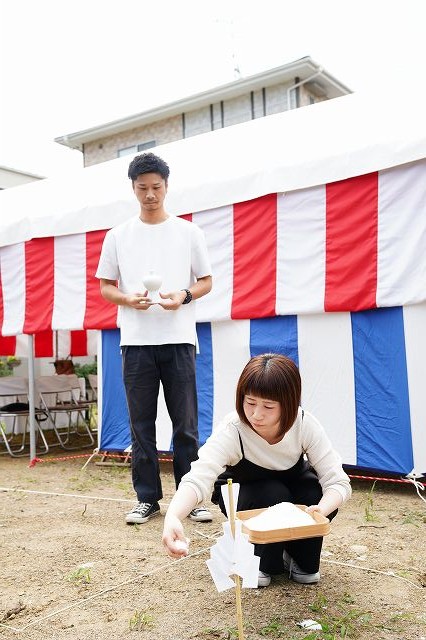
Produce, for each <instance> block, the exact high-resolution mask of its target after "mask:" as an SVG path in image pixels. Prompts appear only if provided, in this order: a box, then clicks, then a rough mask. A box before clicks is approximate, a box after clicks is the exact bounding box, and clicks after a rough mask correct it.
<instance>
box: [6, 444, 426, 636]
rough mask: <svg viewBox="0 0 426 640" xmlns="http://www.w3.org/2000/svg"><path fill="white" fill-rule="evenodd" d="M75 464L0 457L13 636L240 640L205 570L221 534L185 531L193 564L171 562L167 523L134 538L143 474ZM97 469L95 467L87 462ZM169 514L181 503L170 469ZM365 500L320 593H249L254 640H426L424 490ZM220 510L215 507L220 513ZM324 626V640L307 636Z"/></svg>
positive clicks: (359, 494)
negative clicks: (309, 625) (134, 479)
mask: <svg viewBox="0 0 426 640" xmlns="http://www.w3.org/2000/svg"><path fill="white" fill-rule="evenodd" d="M65 455H66V453H65V452H64V451H58V450H56V451H55V452H54V454H52V455H50V454H49V456H48V457H46V456H45V457H43V462H42V463H38V464H36V466H35V467H34V468H29V465H28V462H29V461H28V458H19V459H12V458H11V457H10V456H8V455H1V456H0V487H1V490H0V503H1V505H0V511H1V522H0V548H1V565H0V623H1V624H0V637H1V638H5V639H6V638H13V637H17V636H19V637H22V638H31V640H69V639H73V640H86V639H89V638H90V639H91V640H98V639H99V640H100V639H102V640H104V639H105V638H114V639H117V638H129V639H130V640H131V639H132V638H150V639H154V640H193V639H197V640H218V639H219V640H221V639H223V640H225V639H237V638H239V636H238V630H237V614H236V599H235V590H234V589H232V590H229V591H225V592H222V593H218V592H217V591H216V588H215V586H214V583H213V581H212V579H211V577H210V574H209V572H208V569H207V566H206V564H205V561H206V560H207V559H208V558H209V549H210V547H211V546H212V545H213V544H214V540H215V538H216V537H217V536H218V535H220V534H221V531H222V529H221V523H222V522H223V520H224V519H223V516H222V514H221V513H220V512H219V510H218V508H217V507H215V506H214V505H212V506H211V508H212V511H213V513H214V521H213V522H212V523H202V524H200V523H198V524H197V523H193V522H190V521H188V522H187V524H186V534H187V536H188V537H189V538H190V539H191V545H190V555H189V557H188V558H186V559H184V560H179V561H173V560H171V559H169V558H168V557H167V556H166V555H165V553H164V550H163V547H162V545H161V531H162V524H163V518H162V517H157V518H154V519H153V520H151V521H149V522H148V523H146V524H144V525H139V526H129V525H126V524H125V522H124V515H125V513H126V512H127V511H128V510H129V508H130V507H131V506H132V504H133V502H134V496H133V491H132V487H131V479H130V470H129V468H128V467H122V466H99V465H97V464H95V460H92V461H91V462H90V463H89V464H88V465H87V466H86V468H85V469H83V466H84V464H85V462H86V461H87V457H88V456H89V455H90V452H88V451H87V450H86V451H83V452H78V453H77V454H74V452H73V455H76V456H79V455H81V457H74V458H70V459H65V460H64V459H63V460H54V459H53V458H55V457H61V456H65ZM84 456H87V457H84ZM161 465H162V467H161V468H162V478H163V488H164V499H163V500H162V501H161V510H162V513H164V512H165V510H166V507H167V504H168V502H169V500H170V498H171V496H172V494H173V477H172V473H171V464H170V462H162V463H161ZM353 489H354V495H353V498H352V500H351V501H350V502H349V503H347V504H346V505H345V506H344V507H343V508H342V509H341V511H340V513H339V515H338V516H337V518H336V519H335V520H334V521H333V523H332V527H331V533H330V534H329V535H328V536H326V538H325V540H324V549H323V559H322V564H321V574H322V577H321V581H320V583H319V584H318V585H311V586H307V585H298V584H295V583H293V582H291V581H289V579H288V577H287V576H285V575H284V576H280V577H277V578H275V579H273V583H272V584H271V586H270V587H268V588H266V589H243V590H242V617H243V624H244V638H245V640H257V639H261V638H265V637H267V638H281V639H282V638H284V639H289V640H290V639H292V640H293V639H294V640H296V639H297V640H301V639H309V640H319V639H322V640H332V639H334V638H358V639H362V640H363V639H366V640H382V639H383V640H385V639H386V640H421V639H425V638H426V575H425V574H426V553H425V531H426V509H425V503H424V502H423V501H422V500H421V499H420V498H419V496H418V495H417V493H416V491H415V488H414V487H413V485H405V484H396V483H386V482H384V481H379V482H377V483H376V484H375V485H374V484H373V481H369V480H354V481H353ZM209 506H210V505H209ZM306 619H311V620H315V621H317V622H320V623H321V624H322V628H323V631H322V632H319V631H315V632H313V631H306V630H303V629H302V628H300V627H299V626H297V623H299V622H301V621H303V620H306Z"/></svg>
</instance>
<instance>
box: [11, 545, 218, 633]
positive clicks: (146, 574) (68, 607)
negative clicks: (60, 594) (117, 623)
mask: <svg viewBox="0 0 426 640" xmlns="http://www.w3.org/2000/svg"><path fill="white" fill-rule="evenodd" d="M206 551H210V547H207V548H206V549H201V550H200V551H195V552H194V553H190V554H189V555H187V556H186V557H183V558H179V559H178V560H174V561H173V562H171V563H169V564H163V565H161V566H160V567H157V568H156V569H153V570H152V571H149V572H147V573H139V574H138V575H137V576H135V577H134V578H130V579H129V580H124V581H123V582H120V583H119V584H117V585H115V586H112V587H108V588H107V589H103V590H102V591H98V592H97V593H94V594H93V595H91V596H89V597H87V598H82V599H81V600H77V602H74V603H73V604H69V605H67V606H66V607H63V608H62V609H58V610H57V611H53V612H52V613H49V614H48V615H47V616H43V617H42V618H37V619H36V620H33V621H32V622H29V623H28V624H26V625H25V626H23V627H21V628H19V627H12V626H10V625H7V624H3V623H1V622H0V627H3V628H4V629H8V630H9V631H16V632H18V633H21V632H22V631H25V630H26V629H28V628H29V627H34V626H35V625H37V624H40V623H41V622H44V621H45V620H48V619H49V618H53V617H54V616H57V615H59V614H60V613H64V611H69V610H70V609H74V608H75V607H79V606H80V605H83V604H85V603H86V602H89V601H90V600H95V599H96V598H99V597H100V596H103V595H104V594H106V593H110V592H111V591H116V590H117V589H120V587H124V586H125V585H127V584H132V582H136V581H137V580H140V579H141V578H146V577H148V576H152V575H154V574H155V573H159V572H160V571H163V570H165V569H170V568H172V567H174V566H176V565H177V564H179V563H181V562H183V561H184V560H189V559H190V558H194V557H195V556H198V555H201V554H202V553H205V552H206Z"/></svg>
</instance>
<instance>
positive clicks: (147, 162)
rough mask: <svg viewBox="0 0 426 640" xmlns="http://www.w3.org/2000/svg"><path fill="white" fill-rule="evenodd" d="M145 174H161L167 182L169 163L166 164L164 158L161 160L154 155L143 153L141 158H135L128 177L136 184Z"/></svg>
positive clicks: (130, 165)
mask: <svg viewBox="0 0 426 640" xmlns="http://www.w3.org/2000/svg"><path fill="white" fill-rule="evenodd" d="M143 173H159V174H160V176H161V177H162V178H163V180H165V181H166V182H167V180H168V177H169V174H170V169H169V165H168V164H167V162H164V160H163V159H162V158H159V157H158V156H156V155H155V154H154V153H141V155H140V156H135V157H134V158H133V160H132V161H131V163H130V164H129V171H128V173H127V175H128V176H129V178H130V179H131V181H132V182H134V181H135V180H136V178H137V177H138V176H140V175H141V174H143Z"/></svg>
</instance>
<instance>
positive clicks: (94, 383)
mask: <svg viewBox="0 0 426 640" xmlns="http://www.w3.org/2000/svg"><path fill="white" fill-rule="evenodd" d="M88 378H89V386H90V390H91V392H92V398H93V400H96V402H97V401H98V376H97V375H96V373H89V375H88Z"/></svg>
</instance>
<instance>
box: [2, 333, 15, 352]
mask: <svg viewBox="0 0 426 640" xmlns="http://www.w3.org/2000/svg"><path fill="white" fill-rule="evenodd" d="M15 352H16V336H0V356H14V355H15Z"/></svg>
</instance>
